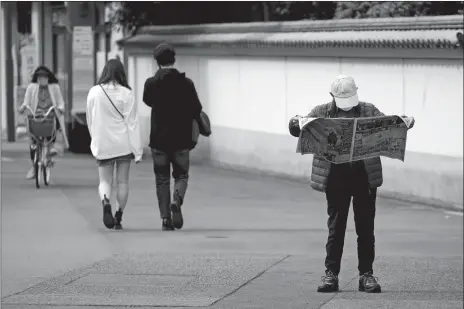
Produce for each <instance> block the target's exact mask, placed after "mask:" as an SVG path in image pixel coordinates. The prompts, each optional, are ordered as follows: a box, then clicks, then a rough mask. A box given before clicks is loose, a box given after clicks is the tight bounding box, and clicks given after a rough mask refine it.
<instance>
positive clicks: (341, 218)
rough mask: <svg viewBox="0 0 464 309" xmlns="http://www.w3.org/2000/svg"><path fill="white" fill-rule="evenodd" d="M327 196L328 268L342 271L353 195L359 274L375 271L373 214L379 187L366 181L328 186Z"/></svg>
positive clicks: (333, 270)
mask: <svg viewBox="0 0 464 309" xmlns="http://www.w3.org/2000/svg"><path fill="white" fill-rule="evenodd" d="M356 187H357V186H356ZM326 197H327V213H328V215H329V219H328V221H327V225H328V227H329V237H328V239H327V245H326V251H327V257H326V259H325V267H326V269H327V270H331V271H332V272H334V273H335V274H337V275H338V274H339V272H340V264H341V259H342V255H343V245H344V243H345V231H346V222H347V219H348V212H349V209H350V204H351V198H353V211H354V222H355V227H356V234H357V235H358V270H359V273H360V274H364V273H366V272H369V271H372V265H373V263H374V258H375V237H374V218H375V201H376V197H377V189H369V188H368V187H367V185H365V186H362V187H358V188H353V189H342V190H340V189H338V190H334V189H332V190H330V189H329V190H327V191H326Z"/></svg>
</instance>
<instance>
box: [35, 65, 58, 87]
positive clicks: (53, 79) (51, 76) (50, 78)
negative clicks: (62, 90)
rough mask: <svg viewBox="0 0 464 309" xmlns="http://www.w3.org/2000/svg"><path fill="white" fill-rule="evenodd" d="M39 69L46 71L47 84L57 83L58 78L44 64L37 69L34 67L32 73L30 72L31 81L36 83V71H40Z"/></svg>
mask: <svg viewBox="0 0 464 309" xmlns="http://www.w3.org/2000/svg"><path fill="white" fill-rule="evenodd" d="M40 71H45V72H47V75H48V83H49V84H58V79H57V78H56V76H55V74H53V73H52V71H50V69H49V68H47V67H46V66H44V65H41V66H39V67H37V69H35V71H34V74H32V82H33V83H37V77H38V74H37V73H38V72H40Z"/></svg>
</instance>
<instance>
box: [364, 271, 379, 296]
mask: <svg viewBox="0 0 464 309" xmlns="http://www.w3.org/2000/svg"><path fill="white" fill-rule="evenodd" d="M377 280H378V278H376V277H374V276H373V275H372V272H371V271H370V272H367V273H365V274H363V275H361V276H360V277H359V290H360V291H361V292H367V293H380V292H381V291H382V289H381V288H380V285H379V284H378V283H377Z"/></svg>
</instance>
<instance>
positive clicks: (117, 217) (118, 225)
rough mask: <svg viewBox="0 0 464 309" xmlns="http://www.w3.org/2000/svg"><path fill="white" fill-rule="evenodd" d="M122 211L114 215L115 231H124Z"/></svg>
mask: <svg viewBox="0 0 464 309" xmlns="http://www.w3.org/2000/svg"><path fill="white" fill-rule="evenodd" d="M121 222H122V210H121V209H119V210H118V211H116V213H115V214H114V229H115V230H122V224H121Z"/></svg>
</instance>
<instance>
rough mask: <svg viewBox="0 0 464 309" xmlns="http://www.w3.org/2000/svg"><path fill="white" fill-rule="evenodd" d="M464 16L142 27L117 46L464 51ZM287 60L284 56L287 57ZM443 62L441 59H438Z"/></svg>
mask: <svg viewBox="0 0 464 309" xmlns="http://www.w3.org/2000/svg"><path fill="white" fill-rule="evenodd" d="M462 32H464V20H463V18H462V16H458V15H450V16H432V17H428V16H426V17H401V18H378V19H341V20H323V21H307V20H304V21H295V22H271V23H262V22H260V23H235V24H205V25H187V26H184V25H174V26H147V27H142V28H141V29H139V30H138V31H137V33H136V34H135V35H133V36H131V37H126V38H124V39H122V40H119V41H118V44H120V45H122V46H124V47H129V49H130V48H133V47H142V48H154V47H155V46H156V45H157V44H159V43H161V42H169V43H170V44H172V45H173V46H174V47H176V48H195V49H197V48H212V49H215V50H221V49H230V48H234V49H245V50H251V49H260V50H262V51H264V50H265V49H278V50H280V51H282V50H285V49H287V50H290V49H306V50H308V49H327V48H329V49H335V50H337V49H341V48H354V49H358V50H359V49H368V50H374V49H379V48H386V49H390V50H392V52H396V51H397V50H400V49H431V50H441V51H444V50H459V52H461V51H462V49H463V45H464V39H463V33H462ZM284 54H285V53H284ZM437 58H440V56H437Z"/></svg>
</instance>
